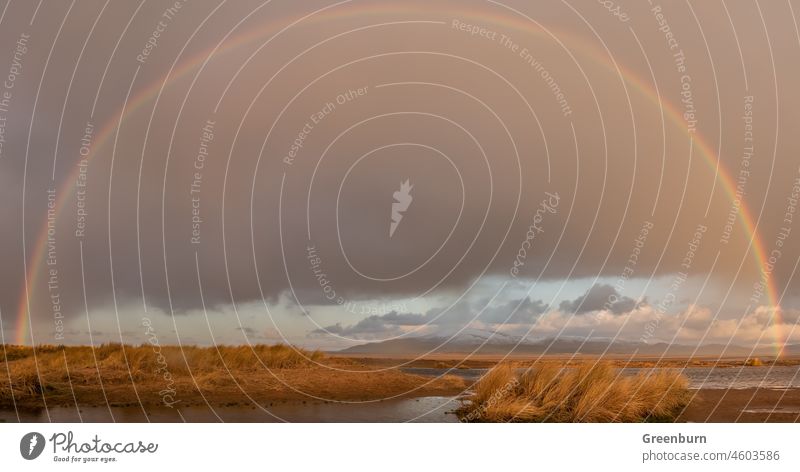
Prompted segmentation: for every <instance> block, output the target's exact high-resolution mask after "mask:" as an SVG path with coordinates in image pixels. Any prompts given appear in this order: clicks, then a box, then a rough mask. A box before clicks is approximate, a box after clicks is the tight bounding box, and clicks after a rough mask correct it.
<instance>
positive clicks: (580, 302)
mask: <svg viewBox="0 0 800 472" xmlns="http://www.w3.org/2000/svg"><path fill="white" fill-rule="evenodd" d="M637 305H638V302H637V301H636V300H634V299H632V298H629V297H625V296H622V295H620V294H619V292H617V290H616V289H615V288H614V287H612V286H611V285H607V284H594V285H592V286H591V287H590V288H589V289H588V290H587V291H586V293H584V294H583V295H581V296H579V297H578V298H576V299H574V300H564V301H563V302H561V304H560V305H559V309H560V310H561V311H563V312H564V313H572V314H575V315H582V314H584V313H590V312H593V311H599V310H608V311H610V312H611V313H614V314H615V315H621V314H623V313H627V312H629V311H631V310H633V309H635V308H636V307H637Z"/></svg>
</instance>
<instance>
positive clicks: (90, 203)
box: [0, 0, 800, 352]
mask: <svg viewBox="0 0 800 472" xmlns="http://www.w3.org/2000/svg"><path fill="white" fill-rule="evenodd" d="M796 6H797V4H796V2H722V1H716V2H698V1H687V2H679V1H662V2H658V1H655V0H654V1H653V2H637V1H622V0H620V1H618V2H617V1H615V2H594V1H589V0H586V1H570V2H567V1H561V2H552V4H549V5H548V7H547V8H541V7H537V6H534V5H531V4H530V2H522V1H506V2H496V1H486V0H471V1H458V2H456V1H434V2H431V1H425V2H423V1H419V2H417V1H410V2H409V1H403V2H400V1H397V2H391V1H390V2H385V1H383V2H377V1H360V0H352V1H339V2H332V1H319V0H313V1H304V2H291V1H286V0H272V1H237V2H230V1H228V2H225V1H220V2H215V1H207V2H185V3H184V2H180V1H179V2H175V1H162V2H158V1H156V2H105V1H104V0H87V1H80V2H70V1H66V0H65V1H59V2H45V3H39V4H37V2H21V1H9V2H6V3H4V4H3V5H2V6H0V8H2V13H0V25H2V28H0V44H2V45H3V48H2V49H0V77H1V78H3V81H4V82H3V83H2V84H1V85H0V144H2V146H1V147H0V201H2V202H3V205H2V206H0V220H1V221H2V222H3V224H2V225H1V226H0V238H1V239H0V241H1V242H2V244H0V260H2V269H0V320H2V330H0V331H1V332H2V335H3V338H2V340H3V342H6V343H22V344H31V343H36V344H42V343H51V344H52V343H55V344H87V343H93V344H95V343H102V342H126V343H140V342H144V341H145V330H144V328H143V326H142V325H143V322H145V321H146V320H147V319H149V320H151V321H152V323H153V326H155V327H156V328H157V332H158V333H159V337H160V339H161V342H162V343H181V344H184V343H185V344H201V345H209V344H242V343H274V342H286V343H291V344H296V345H300V346H305V347H310V348H320V349H329V350H335V349H339V348H344V347H348V346H352V345H355V344H360V343H363V342H375V341H383V340H388V339H396V338H398V337H410V336H458V335H462V334H466V333H483V334H485V335H486V336H493V335H495V334H498V335H512V336H515V337H518V338H524V339H529V340H541V339H548V338H553V337H557V338H561V337H570V338H572V337H577V338H583V339H586V338H589V339H592V338H598V339H599V338H602V339H619V340H626V341H636V342H669V343H680V344H687V345H701V344H708V343H722V344H736V345H743V346H754V347H756V346H774V347H775V348H776V350H777V351H776V352H780V347H781V346H782V345H783V344H784V343H797V342H800V330H795V329H794V328H795V325H796V323H797V321H798V318H800V299H798V296H797V293H798V291H797V288H798V287H799V286H800V281H798V279H797V277H795V270H796V268H797V264H798V261H799V260H800V246H799V245H798V236H797V234H796V233H800V229H796V228H795V227H796V226H798V225H800V224H799V223H798V222H797V221H795V220H794V214H795V211H796V205H797V199H798V198H800V161H798V160H797V159H796V156H798V155H800V140H799V139H798V137H797V136H796V130H795V128H796V127H795V124H796V123H797V122H798V121H799V120H800V116H799V115H800V107H799V106H798V105H799V104H800V96H799V95H798V89H797V88H796V87H794V86H793V85H794V84H796V83H797V82H798V79H799V78H800V69H798V67H797V61H796V58H797V54H798V50H800V34H799V33H798V27H797V15H796V14H795V10H796V9H797V8H796Z"/></svg>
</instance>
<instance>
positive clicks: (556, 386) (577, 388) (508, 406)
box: [457, 363, 688, 422]
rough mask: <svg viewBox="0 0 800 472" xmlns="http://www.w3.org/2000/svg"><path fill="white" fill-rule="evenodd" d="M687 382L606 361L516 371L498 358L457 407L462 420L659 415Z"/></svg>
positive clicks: (673, 374)
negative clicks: (629, 371) (622, 369)
mask: <svg viewBox="0 0 800 472" xmlns="http://www.w3.org/2000/svg"><path fill="white" fill-rule="evenodd" d="M687 386H688V381H687V379H686V378H685V377H684V376H682V375H681V374H680V373H678V372H677V371H673V370H661V369H657V370H656V369H654V370H647V371H640V372H639V373H638V374H636V375H632V376H624V375H621V374H619V372H618V371H617V370H616V369H614V368H613V367H612V366H611V365H610V364H607V363H590V364H589V363H587V364H583V365H581V366H579V367H576V368H569V369H567V368H561V367H559V366H557V365H554V364H542V365H537V366H533V367H530V368H528V369H526V370H525V371H524V372H521V373H519V372H518V369H515V368H514V367H513V366H512V365H509V364H501V365H498V366H496V367H495V368H493V369H492V370H491V371H489V372H488V373H487V374H486V375H485V376H483V377H482V378H481V379H480V380H479V381H478V382H477V383H476V384H475V386H474V394H473V395H472V396H471V397H469V398H468V399H467V400H466V401H465V402H464V404H463V405H462V407H461V408H460V409H459V410H458V411H457V413H458V415H459V418H460V419H461V420H462V421H466V422H473V421H484V422H508V421H517V422H542V421H551V422H641V421H664V420H670V419H672V418H673V417H674V415H675V414H676V413H677V412H678V411H679V410H680V408H681V407H682V406H683V405H684V404H685V403H686V401H687V398H688V397H687V394H688V390H687Z"/></svg>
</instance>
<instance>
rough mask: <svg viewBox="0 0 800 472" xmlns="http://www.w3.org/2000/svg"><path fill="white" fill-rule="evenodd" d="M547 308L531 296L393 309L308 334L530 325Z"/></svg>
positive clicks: (386, 333) (362, 334)
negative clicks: (496, 302) (405, 310)
mask: <svg viewBox="0 0 800 472" xmlns="http://www.w3.org/2000/svg"><path fill="white" fill-rule="evenodd" d="M546 310H547V305H546V304H545V303H544V302H543V301H541V300H531V299H530V298H529V297H525V298H522V299H516V300H510V301H508V302H505V303H502V304H500V305H491V306H480V304H478V303H475V304H470V303H468V302H460V303H456V304H455V305H453V306H448V307H437V308H432V309H430V310H428V311H426V312H425V313H400V312H397V311H391V312H389V313H386V314H385V315H372V316H368V317H366V318H364V319H362V320H360V321H358V322H357V323H355V324H352V325H347V326H344V325H342V324H341V323H336V324H334V325H330V326H327V327H325V328H321V329H315V330H313V331H311V332H310V333H309V335H311V336H318V335H324V334H335V335H339V336H345V337H353V338H373V339H374V338H378V337H381V336H384V337H388V336H392V335H396V334H399V333H403V332H407V331H410V330H412V329H415V328H418V327H420V326H425V325H430V326H431V327H432V328H445V331H448V332H449V331H452V329H451V328H453V327H456V328H460V327H462V326H465V325H467V324H469V323H470V322H472V321H473V319H475V321H476V322H477V323H480V324H481V326H484V325H486V326H490V327H492V326H494V327H496V326H501V325H504V324H530V323H532V322H534V321H535V320H536V319H537V318H538V317H539V316H540V315H541V314H542V313H544V312H545V311H546ZM479 313H480V314H479ZM476 316H477V318H476Z"/></svg>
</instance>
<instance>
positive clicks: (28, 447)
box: [19, 432, 44, 461]
mask: <svg viewBox="0 0 800 472" xmlns="http://www.w3.org/2000/svg"><path fill="white" fill-rule="evenodd" d="M42 451H44V436H42V435H41V434H40V433H36V432H33V433H28V434H26V435H25V436H22V439H21V440H20V441H19V453H20V454H22V457H23V458H25V459H26V460H29V461H32V460H33V459H36V458H37V457H39V455H40V454H41V453H42Z"/></svg>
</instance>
